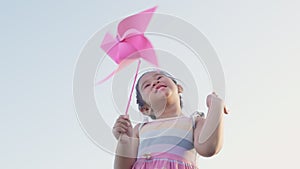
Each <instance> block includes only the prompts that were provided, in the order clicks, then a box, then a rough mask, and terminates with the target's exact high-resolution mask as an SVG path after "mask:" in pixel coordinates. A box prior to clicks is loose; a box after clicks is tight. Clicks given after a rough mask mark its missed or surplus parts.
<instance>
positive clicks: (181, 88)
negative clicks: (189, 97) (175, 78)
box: [177, 85, 183, 93]
mask: <svg viewBox="0 0 300 169" xmlns="http://www.w3.org/2000/svg"><path fill="white" fill-rule="evenodd" d="M177 87H178V93H182V92H183V87H182V86H181V85H177Z"/></svg>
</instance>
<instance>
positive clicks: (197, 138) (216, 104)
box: [194, 94, 227, 157]
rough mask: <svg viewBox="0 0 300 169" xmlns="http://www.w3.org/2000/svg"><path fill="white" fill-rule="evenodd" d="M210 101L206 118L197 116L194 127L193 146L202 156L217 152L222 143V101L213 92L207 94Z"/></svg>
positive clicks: (223, 109) (223, 108)
mask: <svg viewBox="0 0 300 169" xmlns="http://www.w3.org/2000/svg"><path fill="white" fill-rule="evenodd" d="M209 97H210V99H211V102H210V105H209V104H208V106H209V109H208V114H207V117H206V119H204V118H197V119H196V128H195V129H194V147H195V149H196V151H197V152H198V153H199V154H200V155H202V156H204V157H210V156H213V155H215V154H217V153H218V152H219V151H220V150H221V148H222V145H223V113H224V111H225V113H227V112H226V110H225V107H224V102H223V100H222V99H220V98H218V97H217V96H216V95H215V94H211V95H209ZM209 97H208V98H209Z"/></svg>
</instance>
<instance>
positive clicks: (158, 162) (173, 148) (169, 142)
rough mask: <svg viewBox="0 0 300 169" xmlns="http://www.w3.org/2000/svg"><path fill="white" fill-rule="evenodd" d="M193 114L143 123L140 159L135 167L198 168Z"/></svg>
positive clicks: (164, 168)
mask: <svg viewBox="0 0 300 169" xmlns="http://www.w3.org/2000/svg"><path fill="white" fill-rule="evenodd" d="M194 117H195V115H193V116H192V117H186V116H180V117H174V118H166V119H158V120H153V121H151V122H146V123H142V124H141V125H140V130H139V137H140V138H139V139H140V141H139V148H138V155H137V160H136V162H135V163H134V165H133V167H132V169H198V167H197V166H196V156H197V152H196V150H195V148H194V143H193V140H194V138H193V128H194Z"/></svg>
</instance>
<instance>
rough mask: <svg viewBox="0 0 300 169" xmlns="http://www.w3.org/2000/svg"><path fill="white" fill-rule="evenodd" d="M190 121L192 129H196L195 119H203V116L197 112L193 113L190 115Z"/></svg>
mask: <svg viewBox="0 0 300 169" xmlns="http://www.w3.org/2000/svg"><path fill="white" fill-rule="evenodd" d="M191 117H192V120H193V128H195V127H196V124H195V123H196V118H197V117H201V118H205V114H204V113H203V112H199V111H195V112H194V113H193V114H192V115H191Z"/></svg>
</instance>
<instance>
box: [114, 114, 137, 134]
mask: <svg viewBox="0 0 300 169" xmlns="http://www.w3.org/2000/svg"><path fill="white" fill-rule="evenodd" d="M112 132H113V135H114V136H115V138H116V139H117V140H118V139H119V137H120V135H121V134H126V135H127V136H128V137H132V136H133V129H132V125H131V122H130V120H129V116H128V115H127V116H126V115H121V116H119V118H118V119H117V120H116V123H115V124H114V127H113V130H112Z"/></svg>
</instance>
